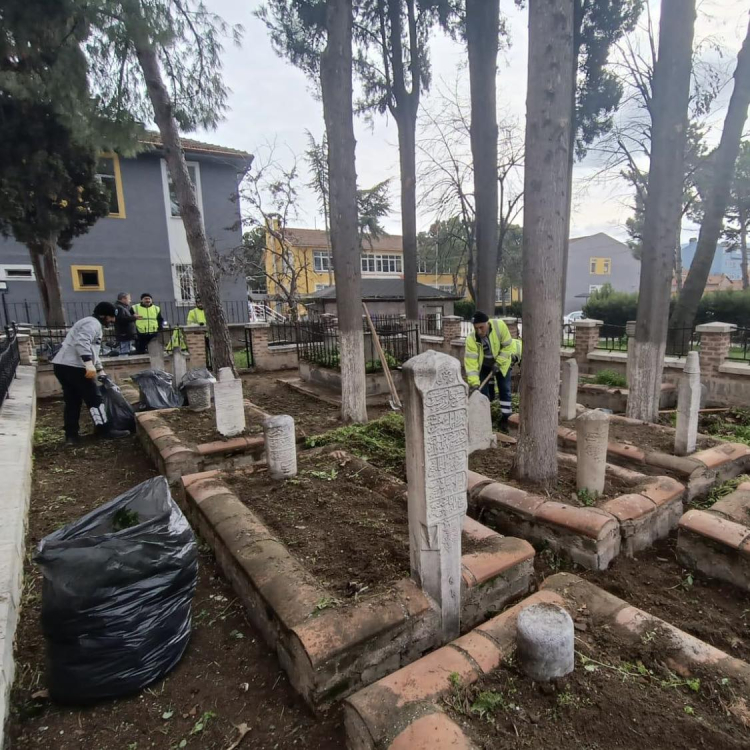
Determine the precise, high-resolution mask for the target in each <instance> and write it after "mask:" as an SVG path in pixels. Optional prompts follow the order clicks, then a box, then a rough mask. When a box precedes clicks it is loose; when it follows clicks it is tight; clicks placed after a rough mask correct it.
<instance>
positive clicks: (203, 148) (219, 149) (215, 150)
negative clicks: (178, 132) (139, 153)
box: [138, 130, 251, 159]
mask: <svg viewBox="0 0 750 750" xmlns="http://www.w3.org/2000/svg"><path fill="white" fill-rule="evenodd" d="M138 140H139V141H140V143H145V144H147V145H149V146H155V147H157V148H161V146H162V145H163V144H162V140H161V135H160V134H159V133H154V132H153V131H151V130H147V131H146V132H145V133H144V134H143V136H142V137H141V138H139V139H138ZM180 141H182V147H183V148H184V149H185V151H192V152H193V153H198V154H220V155H222V156H237V157H239V158H241V159H249V158H250V156H251V155H250V154H249V153H248V152H247V151H240V150H238V149H236V148H227V147H226V146H216V145H215V144H213V143H204V142H203V141H196V140H193V139H192V138H182V137H181V138H180Z"/></svg>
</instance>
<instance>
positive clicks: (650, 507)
mask: <svg viewBox="0 0 750 750" xmlns="http://www.w3.org/2000/svg"><path fill="white" fill-rule="evenodd" d="M601 509H602V510H606V511H607V513H611V514H612V515H613V516H615V518H617V519H618V520H619V521H633V520H635V519H636V518H640V517H641V516H645V515H647V514H648V513H651V512H652V511H654V510H655V509H656V504H655V503H654V501H653V500H650V499H649V498H647V497H644V496H643V495H620V497H616V498H615V499H614V500H609V501H608V502H606V503H604V504H603V505H602V506H601Z"/></svg>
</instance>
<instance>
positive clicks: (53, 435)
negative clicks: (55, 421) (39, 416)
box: [34, 426, 65, 448]
mask: <svg viewBox="0 0 750 750" xmlns="http://www.w3.org/2000/svg"><path fill="white" fill-rule="evenodd" d="M64 437H65V435H64V434H63V431H62V430H59V429H56V428H55V427H44V426H41V427H37V428H36V429H35V430H34V445H35V446H36V447H37V448H49V447H51V446H54V445H58V444H59V443H62V441H63V439H64Z"/></svg>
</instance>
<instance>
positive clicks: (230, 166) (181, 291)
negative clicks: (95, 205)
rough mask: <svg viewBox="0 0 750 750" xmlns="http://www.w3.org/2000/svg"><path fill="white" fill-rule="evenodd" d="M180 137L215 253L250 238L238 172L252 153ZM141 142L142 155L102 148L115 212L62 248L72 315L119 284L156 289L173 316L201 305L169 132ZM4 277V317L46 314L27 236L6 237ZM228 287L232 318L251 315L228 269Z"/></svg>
mask: <svg viewBox="0 0 750 750" xmlns="http://www.w3.org/2000/svg"><path fill="white" fill-rule="evenodd" d="M182 144H183V148H184V151H185V156H186V158H187V162H188V170H189V172H190V176H191V177H192V179H193V183H194V184H195V187H196V191H197V195H198V205H199V206H200V208H201V213H202V215H203V222H204V225H205V228H206V234H207V235H208V238H209V242H210V243H211V245H212V247H213V248H215V250H216V252H217V253H223V252H227V251H229V250H232V249H233V248H235V247H237V246H238V245H239V244H240V242H241V238H242V232H241V227H240V207H239V200H238V183H239V178H240V177H241V175H242V174H243V173H244V172H245V171H246V170H247V168H248V167H249V165H250V163H251V161H252V157H251V156H250V154H247V153H245V152H244V151H237V150H235V149H230V148H224V147H222V146H215V145H212V144H209V143H201V142H200V141H195V140H191V139H187V138H185V139H183V140H182ZM142 145H143V148H144V151H143V152H142V153H140V154H138V156H136V157H134V158H127V159H126V158H123V157H120V156H118V155H117V154H113V153H108V154H102V156H101V157H100V159H99V167H98V168H99V177H100V179H101V180H102V182H103V183H104V184H105V185H106V186H108V187H109V188H110V209H111V210H110V214H109V216H108V217H106V218H102V219H100V220H99V221H98V222H97V223H96V224H95V225H94V226H93V227H92V228H91V230H90V231H89V232H88V234H85V235H83V236H81V237H78V238H76V240H75V241H74V244H73V247H72V248H71V250H69V251H67V252H65V251H63V250H59V251H58V253H57V258H58V265H59V276H60V284H61V287H62V295H63V305H64V308H65V312H66V317H67V321H68V323H71V322H73V321H74V320H76V319H78V318H80V317H82V316H83V315H88V314H89V313H90V311H91V309H92V308H93V306H94V305H95V304H96V303H97V302H99V301H101V300H109V301H112V302H114V300H115V298H116V296H117V294H118V292H120V291H126V292H130V293H131V294H132V295H133V297H134V298H135V299H137V298H138V297H140V295H141V294H142V293H143V292H149V293H150V294H152V295H153V297H154V300H155V301H156V303H157V304H158V305H160V306H161V307H162V311H163V316H164V318H165V319H166V320H167V321H168V322H169V323H184V322H185V316H186V314H187V311H188V310H189V309H190V307H191V306H192V305H193V304H194V301H195V293H196V289H195V283H194V278H193V267H192V264H191V260H190V252H189V250H188V244H187V238H186V235H185V228H184V226H183V223H182V219H181V217H180V212H179V207H178V205H177V200H176V197H175V194H174V190H173V189H172V184H171V180H170V178H169V175H168V172H167V165H166V162H165V160H164V156H163V149H162V145H161V139H160V137H159V136H158V135H157V134H153V133H148V134H147V135H146V136H145V137H144V139H143V143H142ZM0 281H5V282H6V284H7V290H6V291H5V293H4V294H2V296H3V300H2V302H3V304H2V305H0V310H2V311H3V312H2V313H0V314H2V316H3V318H5V314H6V313H7V315H8V318H9V319H10V320H16V321H18V322H29V323H37V322H41V323H43V322H44V315H43V311H42V307H41V304H40V301H39V294H38V291H37V286H36V280H35V277H34V269H33V268H32V266H31V263H30V260H29V251H28V249H27V248H26V247H25V246H24V245H20V244H19V243H17V242H15V241H13V240H3V239H0ZM221 296H222V301H223V302H224V304H225V309H226V310H227V314H228V317H229V318H230V322H232V321H235V322H241V321H244V320H247V288H246V283H245V280H244V279H243V278H235V279H228V278H222V279H221Z"/></svg>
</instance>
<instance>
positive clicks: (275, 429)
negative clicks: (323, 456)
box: [263, 414, 297, 479]
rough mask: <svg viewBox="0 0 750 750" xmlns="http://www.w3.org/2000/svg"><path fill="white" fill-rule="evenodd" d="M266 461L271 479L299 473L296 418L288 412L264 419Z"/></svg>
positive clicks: (287, 477)
mask: <svg viewBox="0 0 750 750" xmlns="http://www.w3.org/2000/svg"><path fill="white" fill-rule="evenodd" d="M263 436H264V437H265V441H266V463H267V464H268V473H269V474H270V475H271V479H289V478H291V477H293V476H296V475H297V441H296V439H295V434H294V420H293V419H292V418H291V417H290V416H287V415H286V414H279V415H277V416H275V417H269V418H268V419H266V420H264V421H263Z"/></svg>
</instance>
